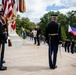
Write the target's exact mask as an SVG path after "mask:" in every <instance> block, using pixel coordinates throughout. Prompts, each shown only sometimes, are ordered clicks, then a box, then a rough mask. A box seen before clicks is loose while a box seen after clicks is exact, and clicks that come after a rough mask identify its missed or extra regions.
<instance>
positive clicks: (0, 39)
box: [0, 11, 7, 70]
mask: <svg viewBox="0 0 76 75" xmlns="http://www.w3.org/2000/svg"><path fill="white" fill-rule="evenodd" d="M1 16H2V11H0V44H1V45H2V48H1V54H0V57H1V58H0V70H6V69H7V67H6V66H3V58H4V49H5V41H6V39H7V37H6V35H5V32H4V27H3V24H2V22H1Z"/></svg>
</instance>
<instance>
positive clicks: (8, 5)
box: [2, 0, 13, 19]
mask: <svg viewBox="0 0 76 75" xmlns="http://www.w3.org/2000/svg"><path fill="white" fill-rule="evenodd" d="M2 4H3V11H4V16H6V17H7V19H11V16H12V12H13V11H12V0H2Z"/></svg>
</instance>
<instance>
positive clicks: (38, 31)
mask: <svg viewBox="0 0 76 75" xmlns="http://www.w3.org/2000/svg"><path fill="white" fill-rule="evenodd" d="M36 29H37V46H40V34H41V29H40V27H39V26H37V27H36Z"/></svg>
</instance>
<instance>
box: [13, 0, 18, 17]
mask: <svg viewBox="0 0 76 75" xmlns="http://www.w3.org/2000/svg"><path fill="white" fill-rule="evenodd" d="M18 3H19V0H16V1H14V3H13V14H14V15H15V16H17V13H18Z"/></svg>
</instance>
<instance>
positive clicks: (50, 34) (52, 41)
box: [45, 15, 61, 69]
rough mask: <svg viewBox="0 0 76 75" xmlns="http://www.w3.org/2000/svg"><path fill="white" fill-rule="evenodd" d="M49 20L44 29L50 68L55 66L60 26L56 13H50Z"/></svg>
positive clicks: (59, 39)
mask: <svg viewBox="0 0 76 75" xmlns="http://www.w3.org/2000/svg"><path fill="white" fill-rule="evenodd" d="M51 20H52V21H51V22H50V23H49V24H48V25H47V26H46V29H45V40H46V42H47V43H48V46H49V49H48V55H49V67H50V68H51V69H55V68H57V66H56V61H57V52H58V44H59V41H60V42H61V27H60V25H59V24H58V23H56V21H57V15H52V17H51Z"/></svg>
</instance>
